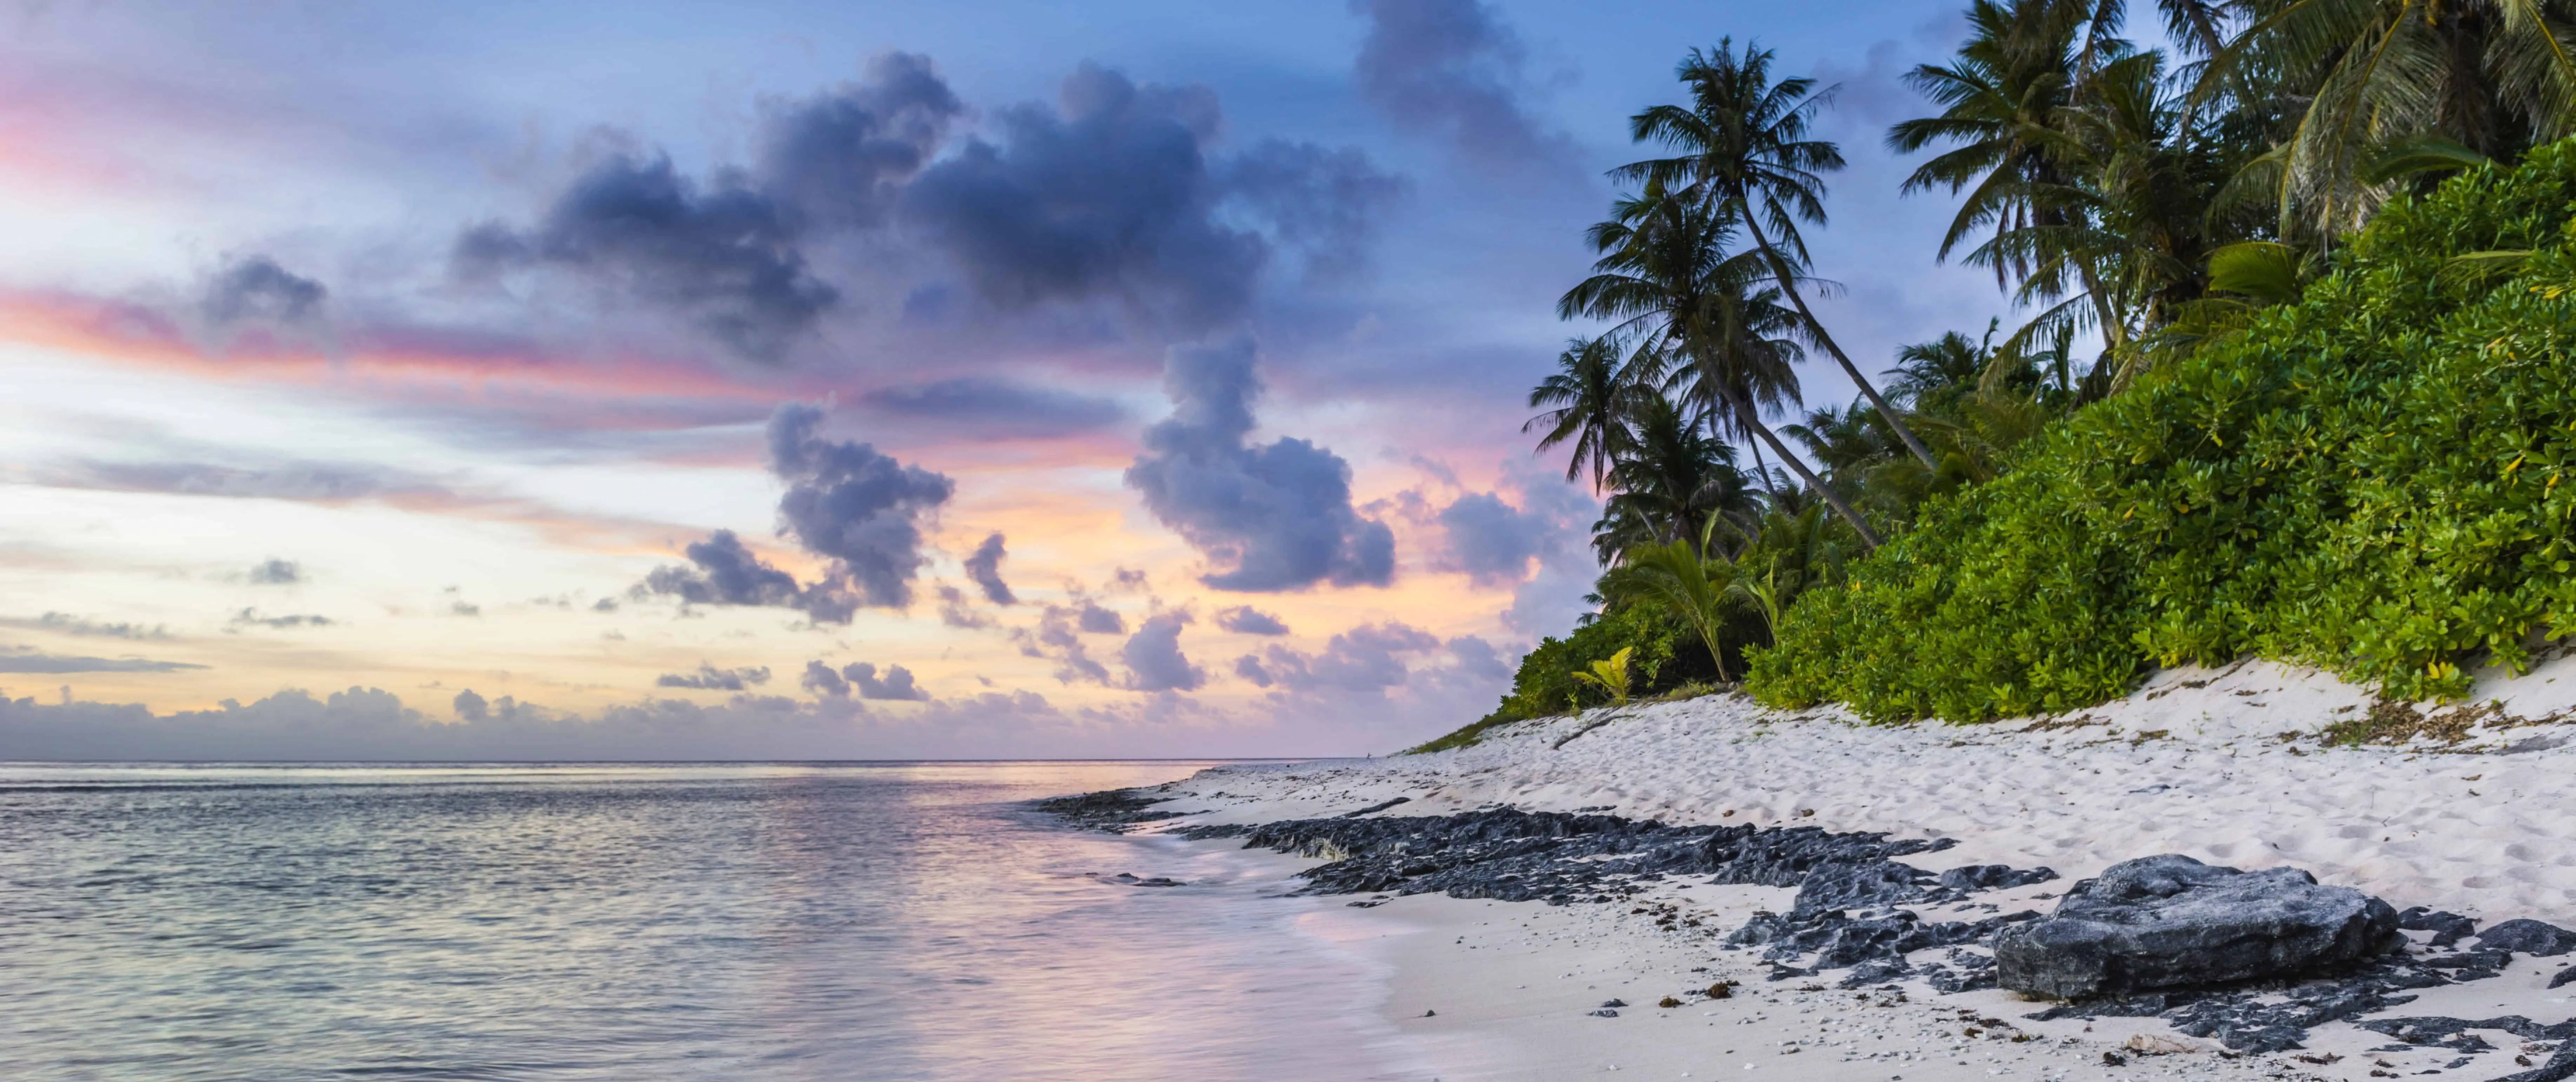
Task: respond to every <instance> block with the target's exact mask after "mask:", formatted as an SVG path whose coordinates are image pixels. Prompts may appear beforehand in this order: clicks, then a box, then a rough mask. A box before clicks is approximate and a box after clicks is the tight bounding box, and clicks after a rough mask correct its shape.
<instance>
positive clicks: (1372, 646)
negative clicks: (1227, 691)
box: [1236, 620, 1440, 695]
mask: <svg viewBox="0 0 2576 1082" xmlns="http://www.w3.org/2000/svg"><path fill="white" fill-rule="evenodd" d="M1439 648H1440V639H1439V637H1437V636H1435V635H1433V634H1431V633H1430V632H1428V631H1424V630H1422V629H1420V628H1417V627H1413V626H1411V625H1408V624H1404V623H1401V622H1398V621H1394V620H1389V621H1386V622H1384V623H1377V624H1362V625H1360V626H1358V627H1355V628H1352V629H1350V630H1349V631H1345V632H1342V633H1340V634H1337V635H1334V636H1333V637H1332V638H1331V639H1330V640H1328V641H1327V642H1326V643H1325V644H1324V649H1322V650H1321V651H1318V652H1316V653H1311V654H1310V653H1301V652H1299V651H1296V650H1291V649H1289V648H1287V647H1284V646H1272V647H1270V648H1268V649H1267V650H1264V651H1262V653H1261V654H1260V655H1259V656H1258V657H1257V658H1255V657H1254V656H1252V655H1246V656H1245V657H1244V658H1242V659H1240V660H1238V662H1237V663H1236V672H1237V673H1239V674H1244V675H1245V676H1246V678H1247V679H1250V680H1252V682H1253V683H1255V684H1258V685H1260V686H1262V687H1268V686H1270V685H1271V683H1272V682H1276V683H1278V684H1281V685H1284V686H1286V687H1287V688H1289V689H1291V690H1295V691H1312V690H1319V689H1320V690H1332V691H1348V692H1359V693H1363V694H1372V695H1373V694H1379V693H1382V692H1384V691H1386V689H1388V688H1392V687H1396V686H1398V685H1401V684H1403V683H1404V682H1405V680H1406V678H1407V677H1409V676H1410V675H1411V672H1412V670H1411V669H1410V668H1408V666H1407V664H1406V658H1407V657H1409V656H1413V655H1419V654H1424V653H1428V652H1430V651H1433V650H1437V649H1439ZM1246 661H1249V662H1253V665H1252V666H1250V667H1249V670H1250V671H1247V666H1245V665H1244V664H1243V662H1246ZM1251 672H1258V673H1259V674H1260V675H1259V676H1254V675H1251Z"/></svg>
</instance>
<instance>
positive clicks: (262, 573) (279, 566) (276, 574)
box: [247, 556, 304, 586]
mask: <svg viewBox="0 0 2576 1082" xmlns="http://www.w3.org/2000/svg"><path fill="white" fill-rule="evenodd" d="M247 577H248V578H249V580H250V581H251V582H252V583H254V584H257V585H261V586H291V585H294V584H295V583H299V582H302V581H304V565H302V564H299V563H296V562H295V561H293V560H280V559H277V558H276V557H273V556H272V557H270V558H268V559H266V560H263V561H260V562H259V563H258V564H256V565H254V566H252V568H251V569H250V574H249V575H248V576H247Z"/></svg>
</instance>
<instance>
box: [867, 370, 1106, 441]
mask: <svg viewBox="0 0 2576 1082" xmlns="http://www.w3.org/2000/svg"><path fill="white" fill-rule="evenodd" d="M859 401H860V402H862V403H864V404H866V405H867V406H869V407H871V408H873V409H876V410H879V411H882V412H885V413H888V414H893V415H896V416H900V417H915V418H921V419H923V420H929V421H937V422H940V423H941V425H942V427H943V431H947V432H956V431H958V430H959V429H960V428H961V427H962V429H963V430H964V432H965V434H967V435H971V436H975V437H976V438H983V439H1045V438H1049V437H1056V436H1069V435H1073V434H1075V433H1080V432H1091V431H1096V430H1099V429H1103V428H1108V427H1110V426H1112V425H1116V424H1119V423H1120V422H1123V421H1125V420H1126V419H1127V410H1126V408H1125V407H1123V406H1120V405H1119V404H1118V403H1117V402H1116V401H1115V400H1112V399H1107V398H1095V397H1092V396H1090V395H1082V394H1075V393H1073V392H1070V391H1058V390H1052V389H1049V388H1044V387H1033V386H1029V385H1027V384H1021V383H1010V382H1005V381H1002V380H994V379H983V378H979V377H973V376H967V377H960V378H958V379H943V380H937V381H934V382H930V383H915V384H909V385H906V386H901V387H881V388H878V389H876V390H872V391H869V392H867V393H865V394H862V395H860V396H859Z"/></svg>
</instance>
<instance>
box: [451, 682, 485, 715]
mask: <svg viewBox="0 0 2576 1082" xmlns="http://www.w3.org/2000/svg"><path fill="white" fill-rule="evenodd" d="M450 705H451V706H452V707H454V709H455V710H456V716H457V717H459V718H461V719H463V720H466V721H484V720H487V719H489V718H490V717H491V716H492V702H491V700H489V699H485V698H484V697H482V696H480V695H477V694H475V693H474V689H473V688H466V689H465V690H463V691H460V692H457V693H456V698H455V700H454V701H453V702H452V703H451V704H450Z"/></svg>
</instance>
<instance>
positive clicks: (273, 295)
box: [199, 255, 330, 327]
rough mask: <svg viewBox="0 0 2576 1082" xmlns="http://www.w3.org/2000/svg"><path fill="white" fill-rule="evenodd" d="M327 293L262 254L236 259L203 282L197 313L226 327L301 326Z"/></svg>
mask: <svg viewBox="0 0 2576 1082" xmlns="http://www.w3.org/2000/svg"><path fill="white" fill-rule="evenodd" d="M328 296H330V291H329V290H326V289H324V288H322V283H320V282H316V281H314V280H313V279H310V278H305V277H301V276H298V275H296V274H293V273H290V272H289V271H287V269H286V268H284V267H281V266H278V265H277V261H276V260H274V259H270V258H269V257H267V256H264V255H254V256H248V257H245V258H241V259H236V260H234V261H232V262H231V263H230V264H228V265H226V266H225V267H224V269H223V270H221V271H218V272H216V274H215V276H214V278H213V280H211V281H209V282H207V283H206V295H205V298H204V299H203V300H202V301H200V302H199V310H200V311H201V312H203V313H204V315H205V317H206V322H207V323H209V324H211V325H213V326H217V327H228V326H231V325H233V324H235V323H242V322H252V321H256V322H265V323H276V324H289V323H301V322H303V321H304V320H305V319H306V318H307V317H309V316H311V315H313V313H314V311H315V310H316V309H318V308H320V307H321V306H322V301H323V299H324V298H326V297H328Z"/></svg>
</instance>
